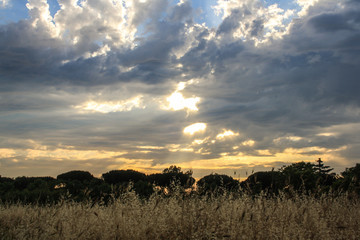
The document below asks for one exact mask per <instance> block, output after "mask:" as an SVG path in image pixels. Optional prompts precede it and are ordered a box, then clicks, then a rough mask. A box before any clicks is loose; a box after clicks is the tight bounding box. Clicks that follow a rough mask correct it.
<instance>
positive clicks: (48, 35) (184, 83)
mask: <svg viewBox="0 0 360 240" xmlns="http://www.w3.org/2000/svg"><path fill="white" fill-rule="evenodd" d="M1 3H5V2H4V1H2V2H1ZM6 3H8V2H6ZM58 3H59V10H58V11H57V12H55V13H50V10H49V9H50V6H49V4H50V3H48V2H47V1H45V0H29V1H28V3H27V5H26V7H27V9H28V11H29V18H27V19H23V20H20V21H18V22H12V23H8V24H3V25H0V56H1V57H0V83H1V87H0V92H1V94H0V106H1V108H0V109H1V110H0V119H1V121H0V129H1V132H2V137H1V138H0V142H1V146H2V148H1V149H0V150H1V151H0V164H1V167H2V169H13V171H14V174H15V173H17V172H16V171H15V170H14V169H15V168H16V166H18V167H19V166H22V167H23V168H28V169H29V170H28V171H29V173H30V172H31V171H30V165H31V164H28V162H26V160H25V159H27V158H29V159H30V157H29V155H28V153H29V152H31V151H33V152H32V153H33V154H35V153H37V154H38V155H37V156H38V158H39V160H38V162H36V161H37V160H36V157H35V155H31V163H32V164H38V165H39V166H40V165H42V166H43V168H44V169H50V168H51V164H50V163H51V161H52V160H54V161H55V160H56V161H57V162H56V164H58V165H59V166H60V165H61V163H62V164H65V165H66V166H67V167H66V169H68V168H70V166H72V165H71V164H72V163H71V162H68V159H66V158H65V157H64V153H69V154H70V155H69V156H73V157H74V156H75V155H74V154H79V155H77V156H84V155H81V154H84V153H86V152H87V151H90V153H92V154H93V155H94V158H91V159H90V158H88V157H84V158H86V159H84V160H85V162H86V164H88V165H86V166H88V167H89V169H92V168H93V169H96V171H98V172H100V171H105V170H106V169H107V168H110V167H116V168H125V167H131V168H137V169H143V170H145V169H146V170H147V171H150V170H151V169H152V170H154V169H161V168H162V167H166V165H169V164H173V163H176V164H181V165H183V166H184V167H188V168H191V167H194V168H195V169H197V170H198V171H199V172H202V173H203V172H204V171H205V170H204V169H207V171H208V170H211V169H216V168H223V169H227V170H226V171H228V170H229V169H231V168H237V169H240V168H241V169H245V168H251V166H253V167H259V169H264V168H265V166H281V165H282V164H284V163H286V162H292V161H297V160H315V159H317V158H318V157H323V159H324V160H328V161H330V162H332V163H334V165H335V166H338V167H339V168H340V167H341V166H349V165H352V164H353V163H355V162H356V161H358V151H356V149H358V146H359V138H358V136H359V131H358V130H357V129H359V127H358V125H359V120H358V119H359V116H360V97H359V94H358V89H360V85H359V84H360V83H359V81H358V76H359V75H360V70H359V69H358V65H359V62H360V58H359V56H360V55H359V43H360V41H359V40H360V24H359V23H360V20H359V17H358V16H359V11H360V4H359V2H358V1H350V0H343V1H340V2H339V1H332V0H318V1H303V0H301V1H300V0H299V1H297V4H298V5H299V7H300V8H298V9H283V8H282V7H281V5H269V6H266V5H265V4H263V3H262V2H260V1H237V0H231V1H222V0H220V1H217V4H216V5H215V6H213V10H214V11H215V12H216V13H217V14H218V15H219V16H221V18H222V21H221V23H220V24H219V25H218V26H214V27H209V26H207V25H206V24H200V23H197V22H196V21H195V20H194V16H193V15H194V13H195V11H194V10H193V8H192V4H191V1H176V2H171V1H165V0H156V1H139V0H132V1H126V2H124V1H113V0H102V1H93V0H87V1H80V2H79V1H65V0H59V1H58ZM3 5H4V4H3ZM35 143H36V144H35ZM41 148H43V149H41ZM69 149H71V151H70V150H69ZM35 150H36V151H35ZM34 151H35V152H34ZM91 151H95V152H91ZM101 151H105V152H104V153H101ZM46 152H48V155H46ZM110 152H111V153H114V154H113V155H111V154H110V155H106V154H107V153H110ZM95 155H96V156H95ZM74 158H75V157H74ZM76 161H79V162H76ZM76 161H75V162H76V163H75V162H73V164H74V165H73V166H80V165H81V163H80V159H77V160H76ZM101 161H104V166H103V167H101V164H100V163H101ZM84 166H85V165H84ZM79 168H80V167H79ZM64 169H65V168H64ZM101 169H102V170H101ZM340 170H341V169H340ZM211 171H213V170H211ZM224 171H225V170H224Z"/></svg>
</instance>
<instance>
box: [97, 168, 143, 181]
mask: <svg viewBox="0 0 360 240" xmlns="http://www.w3.org/2000/svg"><path fill="white" fill-rule="evenodd" d="M102 178H103V179H104V181H105V182H106V183H109V184H119V183H129V182H130V181H131V182H134V183H136V182H138V181H146V175H145V174H144V173H141V172H138V171H135V170H131V169H128V170H112V171H110V172H107V173H104V174H102Z"/></svg>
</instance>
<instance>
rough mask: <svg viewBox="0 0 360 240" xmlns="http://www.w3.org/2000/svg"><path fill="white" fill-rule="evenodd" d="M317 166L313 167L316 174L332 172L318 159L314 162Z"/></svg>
mask: <svg viewBox="0 0 360 240" xmlns="http://www.w3.org/2000/svg"><path fill="white" fill-rule="evenodd" d="M316 162H317V163H318V164H316V165H315V169H316V172H317V173H318V174H320V175H323V174H327V173H329V172H331V171H332V170H334V169H333V168H330V167H329V166H324V163H323V162H324V161H322V160H321V158H319V159H318V160H317V161H316Z"/></svg>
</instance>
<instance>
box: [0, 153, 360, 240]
mask: <svg viewBox="0 0 360 240" xmlns="http://www.w3.org/2000/svg"><path fill="white" fill-rule="evenodd" d="M331 171H332V169H331V168H330V167H328V166H325V165H324V164H323V162H322V160H321V159H319V160H318V161H317V163H316V164H312V163H305V162H299V163H294V164H291V165H289V166H284V167H282V168H280V169H279V170H277V171H275V170H273V171H268V172H256V173H254V174H252V175H250V176H249V177H248V178H247V179H246V180H245V181H242V182H239V181H238V180H236V179H233V178H232V177H230V176H227V175H219V174H210V175H207V176H204V177H203V178H201V179H199V180H198V182H197V184H196V185H195V184H194V183H195V179H194V178H193V177H192V172H191V171H188V172H183V171H182V170H181V168H180V167H177V166H170V167H169V168H166V169H164V171H163V172H162V173H156V174H150V175H146V174H143V173H140V172H137V171H134V170H113V171H109V172H107V173H104V174H102V177H101V178H100V179H99V178H96V177H94V176H93V175H92V174H91V173H89V172H85V171H70V172H67V173H63V174H60V175H59V176H57V178H52V177H17V178H15V179H12V178H6V177H0V197H1V199H0V200H1V203H0V239H356V237H357V236H360V217H359V216H360V201H359V200H360V198H359V196H360V164H356V166H355V167H351V168H348V169H346V170H345V171H344V172H342V173H341V175H336V174H333V173H331Z"/></svg>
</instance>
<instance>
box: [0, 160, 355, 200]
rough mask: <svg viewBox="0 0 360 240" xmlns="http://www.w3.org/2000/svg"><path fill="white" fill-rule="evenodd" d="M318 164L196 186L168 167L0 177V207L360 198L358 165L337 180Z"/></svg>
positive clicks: (210, 179) (213, 177)
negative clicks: (188, 197)
mask: <svg viewBox="0 0 360 240" xmlns="http://www.w3.org/2000/svg"><path fill="white" fill-rule="evenodd" d="M331 171H332V169H331V168H330V167H329V166H325V165H324V163H323V161H322V160H321V159H319V160H317V161H316V163H309V162H298V163H293V164H291V165H288V166H283V167H282V168H280V169H279V170H278V171H275V170H272V171H268V172H256V173H253V174H252V175H250V176H249V177H248V178H247V179H246V180H245V181H242V182H239V181H238V180H236V179H233V178H232V177H230V176H227V175H219V174H210V175H207V176H204V177H203V178H201V179H199V180H198V181H197V183H196V185H195V179H194V178H193V177H192V172H191V171H187V172H183V171H182V170H181V168H180V167H177V166H170V167H169V168H166V169H164V170H163V172H162V173H155V174H150V175H146V174H144V173H141V172H138V171H134V170H112V171H109V172H107V173H104V174H102V177H101V178H96V177H94V176H93V175H92V174H91V173H89V172H86V171H79V170H76V171H70V172H66V173H62V174H60V175H58V176H57V177H56V178H52V177H17V178H15V179H12V178H6V177H0V201H1V202H3V203H18V202H19V203H24V204H42V205H44V204H56V203H58V202H59V201H60V200H61V199H68V200H73V201H76V202H83V201H90V202H101V201H102V202H105V204H107V203H108V202H109V201H113V198H119V197H121V195H122V194H124V193H125V192H127V191H128V190H129V189H130V190H133V191H134V192H135V193H136V194H137V195H138V196H139V197H140V198H142V199H148V198H149V197H150V196H151V195H152V194H154V193H156V194H162V195H164V196H166V195H171V194H172V192H174V191H177V190H180V191H182V192H183V193H184V194H185V193H186V194H193V195H194V194H196V195H202V196H203V195H222V194H223V193H224V192H233V193H237V194H250V195H259V194H261V193H266V194H267V195H278V194H280V193H288V194H289V195H291V194H293V193H297V194H308V195H314V194H315V195H321V194H323V193H332V194H341V193H345V192H347V193H348V194H350V195H352V196H359V195H360V164H356V166H355V167H352V168H349V169H346V170H345V171H344V172H342V173H341V175H336V174H334V173H331Z"/></svg>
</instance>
